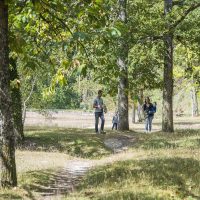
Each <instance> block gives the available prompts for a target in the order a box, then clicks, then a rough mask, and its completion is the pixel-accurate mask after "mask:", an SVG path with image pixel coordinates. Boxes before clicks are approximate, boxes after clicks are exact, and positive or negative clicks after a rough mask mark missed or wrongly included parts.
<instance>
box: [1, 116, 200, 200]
mask: <svg viewBox="0 0 200 200" xmlns="http://www.w3.org/2000/svg"><path fill="white" fill-rule="evenodd" d="M199 122H200V121H199ZM175 123H177V124H178V123H179V124H180V126H181V127H180V128H182V126H186V127H188V126H187V124H188V125H190V126H189V127H188V128H189V129H177V130H176V131H175V133H173V134H167V133H162V132H161V131H159V129H156V128H155V132H153V133H151V134H148V133H144V132H142V128H143V124H136V125H135V126H138V128H137V129H134V131H133V130H131V131H127V132H123V133H121V132H118V131H111V130H108V131H107V134H106V135H100V134H98V135H96V134H95V133H94V131H93V130H91V129H70V128H67V129H65V128H63V129H59V128H56V129H52V128H51V129H49V128H48V129H47V128H45V129H44V128H34V127H33V128H30V127H29V128H28V129H27V130H26V131H25V135H26V140H25V142H24V144H22V145H19V146H18V148H17V151H16V162H17V171H18V187H17V188H14V189H7V190H0V199H2V200H4V199H5V200H7V199H9V200H10V199H11V200H12V199H24V200H43V199H44V200H45V199H48V200H50V199H52V200H56V199H57V200H62V199H63V200H68V199H72V200H73V199H77V200H79V199H80V200H81V199H102V200H103V199H105V200H112V199H113V200H118V199H119V200H123V199H124V200H128V199H130V200H132V199H133V200H134V199H136V200H137V199H138V200H140V199H141V200H143V199H144V200H172V199H173V200H194V199H197V200H198V199H200V170H199V169H200V128H198V127H199V123H198V120H196V121H195V120H190V121H189V120H188V119H187V120H186V121H185V122H184V120H182V121H177V122H175ZM177 124H176V125H177ZM155 126H158V127H159V126H160V124H159V123H155V124H154V127H155Z"/></svg>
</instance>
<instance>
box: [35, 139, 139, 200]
mask: <svg viewBox="0 0 200 200" xmlns="http://www.w3.org/2000/svg"><path fill="white" fill-rule="evenodd" d="M135 140H136V138H135V137H134V136H129V135H123V136H122V135H120V136H117V137H114V138H107V139H105V140H104V144H105V146H106V147H107V148H109V149H111V150H112V152H113V154H111V155H110V156H107V157H104V158H102V159H99V160H89V159H81V158H75V159H71V160H68V161H67V163H66V165H65V166H64V167H63V169H60V170H59V171H57V172H54V173H50V174H49V176H50V177H51V178H50V179H49V181H48V184H45V185H40V187H39V188H38V189H37V192H38V193H39V195H40V196H41V198H40V199H41V200H55V199H61V197H62V196H63V195H65V194H67V193H70V192H73V191H74V190H75V188H76V187H77V185H78V184H79V183H80V182H81V179H82V178H83V176H84V175H85V174H86V173H87V172H88V171H89V170H91V169H93V168H95V167H97V166H103V165H107V164H110V163H113V162H116V161H122V160H128V159H131V158H133V157H134V153H132V152H128V146H129V144H131V143H133V142H134V141H135Z"/></svg>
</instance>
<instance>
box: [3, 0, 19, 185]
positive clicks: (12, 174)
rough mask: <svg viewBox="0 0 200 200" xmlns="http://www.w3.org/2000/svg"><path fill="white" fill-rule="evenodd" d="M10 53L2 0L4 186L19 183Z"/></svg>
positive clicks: (6, 10)
mask: <svg viewBox="0 0 200 200" xmlns="http://www.w3.org/2000/svg"><path fill="white" fill-rule="evenodd" d="M8 54H9V50H8V6H7V5H6V3H5V0H0V102H1V103H0V112H1V115H2V132H1V137H0V138H1V139H0V143H1V144H0V159H1V178H0V184H1V187H4V188H5V187H14V186H16V185H17V175H16V164H15V134H14V123H13V116H12V101H11V94H10V78H9V56H8Z"/></svg>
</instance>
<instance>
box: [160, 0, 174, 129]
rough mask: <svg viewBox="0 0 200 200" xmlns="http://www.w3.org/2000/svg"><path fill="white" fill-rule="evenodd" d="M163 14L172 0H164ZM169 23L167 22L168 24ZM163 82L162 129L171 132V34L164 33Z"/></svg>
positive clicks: (166, 12) (167, 10)
mask: <svg viewBox="0 0 200 200" xmlns="http://www.w3.org/2000/svg"><path fill="white" fill-rule="evenodd" d="M164 2H165V6H164V7H165V8H164V10H165V15H167V14H168V13H169V12H171V9H172V0H165V1H164ZM168 25H169V24H168ZM164 48H165V49H164V50H165V52H164V80H163V81H164V83H163V109H162V131H164V132H173V131H174V127H173V35H171V34H170V33H167V34H166V35H164Z"/></svg>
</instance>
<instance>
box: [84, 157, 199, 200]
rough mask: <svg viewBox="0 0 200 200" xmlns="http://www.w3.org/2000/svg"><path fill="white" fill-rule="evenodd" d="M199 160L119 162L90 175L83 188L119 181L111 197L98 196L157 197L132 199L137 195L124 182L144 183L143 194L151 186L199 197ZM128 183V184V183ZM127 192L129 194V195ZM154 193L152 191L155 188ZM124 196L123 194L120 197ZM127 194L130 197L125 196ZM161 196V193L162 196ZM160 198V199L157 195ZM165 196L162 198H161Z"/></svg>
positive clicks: (176, 158)
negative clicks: (117, 189)
mask: <svg viewBox="0 0 200 200" xmlns="http://www.w3.org/2000/svg"><path fill="white" fill-rule="evenodd" d="M199 169H200V162H199V161H197V160H194V159H191V158H185V159H183V158H178V157H175V158H169V159H147V160H142V161H125V162H118V163H116V164H114V165H112V166H107V167H102V168H99V169H98V170H94V171H93V172H91V173H90V174H88V176H87V178H86V179H85V182H84V184H82V185H81V186H80V189H82V190H83V189H84V188H90V187H96V188H100V187H102V188H106V187H108V185H112V184H113V183H117V185H118V187H119V188H120V193H119V192H118V193H116V194H115V193H111V195H110V196H109V197H108V198H101V197H99V199H114V197H115V196H118V199H156V198H155V197H152V196H151V195H150V194H148V195H147V196H146V197H144V198H143V196H141V197H138V198H136V197H135V198H132V197H134V195H139V194H137V193H136V192H135V191H134V190H133V191H132V192H131V190H130V188H129V190H128V191H127V188H125V186H124V185H127V181H128V183H130V184H131V183H134V184H136V186H137V185H138V186H140V187H141V184H143V183H144V182H145V187H144V193H146V191H145V190H146V189H147V188H148V189H149V188H150V187H152V188H154V189H155V190H156V188H161V189H162V190H169V189H170V190H171V191H173V192H174V193H176V195H177V197H179V198H180V199H184V198H186V197H192V198H193V199H200V170H199ZM128 185H129V184H128ZM115 187H117V186H116V185H115ZM126 192H128V194H126ZM152 192H153V190H152ZM119 195H121V196H119ZM124 195H128V196H129V197H127V198H124ZM159 196H161V197H162V193H161V195H159ZM157 199H159V198H157ZM160 199H162V198H160Z"/></svg>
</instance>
